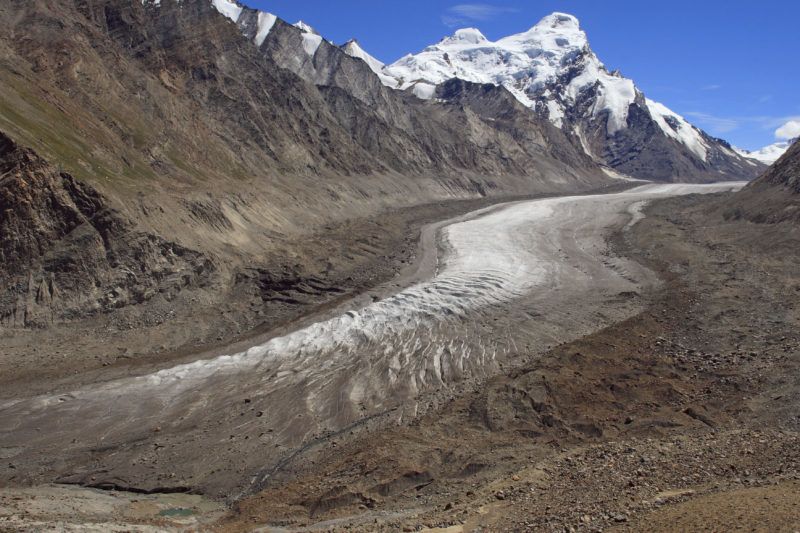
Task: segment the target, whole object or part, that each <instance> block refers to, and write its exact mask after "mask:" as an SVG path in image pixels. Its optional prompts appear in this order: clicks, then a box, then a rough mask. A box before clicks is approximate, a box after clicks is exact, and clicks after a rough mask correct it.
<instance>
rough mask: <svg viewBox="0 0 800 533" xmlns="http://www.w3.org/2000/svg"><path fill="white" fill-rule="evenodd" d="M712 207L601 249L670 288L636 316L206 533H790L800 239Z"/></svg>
mask: <svg viewBox="0 0 800 533" xmlns="http://www.w3.org/2000/svg"><path fill="white" fill-rule="evenodd" d="M708 201H709V200H708V199H701V198H693V199H689V200H687V199H673V200H667V201H663V202H660V203H658V204H657V205H656V206H654V207H652V208H650V209H649V213H648V214H649V217H648V218H647V219H645V220H644V221H643V222H641V223H640V224H639V225H638V226H637V227H635V229H634V230H633V231H632V232H629V233H627V234H624V235H621V236H620V237H619V238H618V239H617V242H616V243H615V244H616V246H617V247H618V249H620V250H622V251H627V253H628V254H630V255H632V256H634V257H637V258H639V259H640V260H641V261H644V262H645V263H647V264H649V265H650V266H652V267H653V268H655V269H657V270H658V271H659V272H660V274H661V275H662V276H663V277H664V279H665V281H666V283H665V285H664V287H663V288H662V289H661V290H660V291H659V292H658V293H657V294H654V295H652V303H651V305H650V306H649V307H648V309H647V310H646V311H645V312H643V313H641V314H640V315H639V316H637V317H635V318H633V319H630V320H628V321H626V322H624V323H621V324H619V325H617V326H614V327H611V328H608V329H606V330H603V331H601V332H598V333H597V334H594V335H591V336H589V337H586V338H584V339H582V340H580V341H577V342H574V343H570V344H567V345H562V346H559V347H557V348H556V349H554V350H553V351H551V352H550V353H549V354H547V355H546V356H545V357H543V358H541V359H538V360H536V361H531V362H530V363H529V364H527V365H525V366H524V367H522V368H518V369H513V370H510V371H508V372H507V373H506V374H505V375H500V376H497V377H495V378H493V379H491V380H489V381H488V382H487V383H485V384H481V385H479V386H478V387H476V388H475V389H474V390H469V391H465V392H464V393H463V394H461V395H460V396H458V397H457V398H456V399H454V400H453V401H452V402H450V403H449V404H447V405H445V406H443V407H442V408H441V409H439V410H436V411H435V412H433V413H430V414H429V415H427V416H425V417H422V418H421V419H419V420H417V421H416V422H415V423H414V424H413V425H411V426H410V427H401V428H389V429H386V430H384V431H382V432H377V433H374V434H370V435H366V436H358V437H356V438H354V439H353V440H352V441H350V440H348V438H347V437H346V436H344V437H342V438H341V439H340V441H337V442H333V443H331V445H330V447H328V448H326V449H324V450H319V451H316V452H313V453H309V455H308V456H306V457H304V458H303V459H302V460H298V461H296V463H295V464H293V465H289V466H287V471H286V472H284V473H283V474H284V475H283V476H280V475H279V476H277V477H276V479H275V480H274V481H273V486H272V487H271V488H268V489H267V490H266V491H264V492H262V493H260V494H257V495H254V496H253V497H251V498H249V499H246V500H244V501H242V502H241V503H240V504H239V505H238V506H237V507H236V508H235V509H234V510H233V511H232V513H231V514H230V516H229V517H228V518H227V519H226V520H224V521H223V522H222V524H221V526H220V527H221V528H222V529H224V530H229V531H244V530H248V529H250V528H251V527H252V526H253V525H254V524H264V523H270V524H273V525H276V526H283V527H286V528H288V529H291V530H295V529H301V528H303V527H313V528H318V527H320V528H322V529H334V530H338V529H352V530H362V531H374V530H398V529H403V530H407V531H414V530H424V529H426V528H445V530H447V531H481V530H483V531H506V530H508V531H520V530H535V531H539V530H545V531H550V530H552V531H572V530H576V531H599V530H608V529H613V528H619V529H620V530H642V529H648V530H649V529H659V528H660V529H661V530H676V529H679V530H704V529H708V530H717V531H718V530H721V529H722V530H736V529H742V530H763V531H767V530H769V531H796V530H797V529H798V527H800V508H798V504H797V502H798V501H800V500H799V499H798V494H800V486H799V485H798V480H800V446H798V444H800V434H799V433H798V430H800V418H799V416H800V373H798V366H800V334H798V330H797V324H798V315H797V309H796V302H797V296H796V295H797V292H798V289H800V277H798V273H797V268H796V264H797V259H798V257H797V254H798V250H800V247H798V246H797V244H798V241H799V240H800V234H799V233H798V231H797V230H796V229H795V228H793V227H775V226H759V225H754V224H750V223H741V222H725V221H724V220H723V219H722V218H721V217H719V218H717V217H716V215H714V216H711V215H708V214H707V212H708V211H709V210H708ZM678 517H680V521H677V520H678Z"/></svg>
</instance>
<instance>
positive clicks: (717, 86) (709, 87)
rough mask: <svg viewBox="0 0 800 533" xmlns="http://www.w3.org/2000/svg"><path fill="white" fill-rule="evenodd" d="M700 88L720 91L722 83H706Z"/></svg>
mask: <svg viewBox="0 0 800 533" xmlns="http://www.w3.org/2000/svg"><path fill="white" fill-rule="evenodd" d="M700 89H701V90H703V91H718V90H720V89H722V85H717V84H714V85H706V86H705V87H701V88H700Z"/></svg>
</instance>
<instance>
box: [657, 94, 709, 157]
mask: <svg viewBox="0 0 800 533" xmlns="http://www.w3.org/2000/svg"><path fill="white" fill-rule="evenodd" d="M646 102H647V109H648V110H649V111H650V116H651V117H653V120H654V121H655V122H656V124H658V127H659V128H661V131H663V132H664V133H665V134H666V135H667V136H668V137H671V138H673V139H675V140H677V141H679V142H681V143H683V144H684V145H686V147H687V148H689V150H691V151H692V152H693V153H694V154H695V155H696V156H697V157H699V158H700V159H702V160H703V161H706V160H707V158H708V145H707V144H706V142H705V140H704V139H703V136H702V135H701V133H700V131H699V130H698V129H697V128H695V127H694V126H692V125H691V124H689V122H687V121H686V119H684V118H683V117H682V116H680V115H678V114H677V113H675V112H673V111H671V110H670V109H669V108H667V106H665V105H663V104H660V103H658V102H655V101H653V100H650V99H649V98H647V99H646Z"/></svg>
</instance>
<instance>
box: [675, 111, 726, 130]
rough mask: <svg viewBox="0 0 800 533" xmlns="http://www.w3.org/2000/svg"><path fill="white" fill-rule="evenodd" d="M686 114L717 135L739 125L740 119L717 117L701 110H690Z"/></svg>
mask: <svg viewBox="0 0 800 533" xmlns="http://www.w3.org/2000/svg"><path fill="white" fill-rule="evenodd" d="M685 115H686V116H687V117H691V118H692V119H693V120H694V121H696V122H697V123H698V124H700V125H701V126H703V127H704V128H708V129H709V130H711V133H714V134H717V135H718V134H721V133H728V132H731V131H733V130H735V129H737V128H738V127H739V119H737V118H728V117H716V116H714V115H710V114H708V113H703V112H701V111H688V112H687V113H685Z"/></svg>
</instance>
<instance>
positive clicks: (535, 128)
mask: <svg viewBox="0 0 800 533" xmlns="http://www.w3.org/2000/svg"><path fill="white" fill-rule="evenodd" d="M226 17H228V18H226ZM230 17H234V18H236V19H237V20H238V21H239V24H238V26H237V25H236V24H233V23H232V22H231V21H230ZM0 24H2V25H3V28H4V32H3V33H2V35H0V91H1V92H2V94H3V98H2V99H0V130H2V132H3V137H2V138H3V149H2V161H3V162H2V164H3V165H4V167H3V168H4V170H3V172H2V181H0V198H2V199H3V200H2V206H0V207H2V209H0V227H2V228H3V230H4V231H3V234H2V248H0V249H2V252H3V254H4V255H3V261H2V262H0V279H2V280H3V281H4V283H3V286H2V287H3V290H2V291H0V292H2V295H0V300H1V301H0V315H2V316H4V317H5V319H4V320H5V323H6V324H11V325H26V326H35V325H43V324H46V323H48V321H65V320H72V319H73V318H76V317H82V316H86V315H91V314H93V313H97V312H100V311H103V310H106V309H111V308H115V307H119V306H127V305H131V304H136V303H139V302H142V301H147V299H148V298H149V297H150V295H151V294H152V293H153V291H155V293H156V294H159V295H160V296H162V297H167V298H168V297H169V295H171V294H173V293H174V292H175V291H179V290H181V287H185V286H186V285H187V284H188V285H191V286H193V287H202V286H210V287H213V289H214V291H216V292H214V293H213V294H214V295H218V294H220V293H221V292H224V291H225V290H226V287H230V286H231V285H232V284H234V283H235V282H234V281H233V280H236V279H238V278H239V276H238V274H239V272H240V271H241V269H242V268H244V266H243V265H248V268H267V269H268V268H269V263H268V261H267V259H268V258H270V257H275V256H277V255H282V256H283V257H285V256H286V255H287V254H291V249H292V243H295V242H298V241H299V240H302V239H303V238H304V236H305V235H308V234H312V233H315V232H319V231H320V230H321V228H323V227H325V226H326V225H328V224H330V223H332V222H337V221H341V220H344V219H352V218H359V217H366V216H373V215H376V214H378V213H381V212H383V211H385V210H387V209H394V208H400V207H406V206H412V205H418V204H423V203H430V202H438V201H443V200H449V199H467V198H478V197H482V196H497V197H500V196H512V195H520V194H531V193H536V192H556V191H564V192H571V191H576V190H585V189H590V188H596V187H598V186H602V185H604V184H607V183H609V182H610V180H609V179H608V178H607V176H606V175H605V174H604V173H603V172H602V170H601V168H600V167H599V166H598V165H597V164H596V162H594V161H593V160H592V159H591V158H589V157H588V156H586V154H584V153H583V152H582V150H580V149H577V148H576V147H575V146H574V145H573V144H572V143H571V142H570V141H569V139H568V138H567V137H566V136H565V135H564V134H563V133H562V132H561V131H559V130H558V129H557V128H555V127H554V126H553V125H552V124H550V123H549V122H548V121H547V120H544V119H542V118H540V117H537V116H535V115H533V114H530V113H527V112H526V111H527V110H526V109H523V108H520V107H519V106H510V107H507V109H506V111H507V114H506V115H505V116H497V117H495V116H488V115H486V114H485V113H484V111H482V110H481V109H478V108H475V109H473V108H472V106H473V99H468V98H461V99H460V100H458V101H455V100H454V101H452V102H434V101H423V100H420V99H418V98H416V97H414V96H413V95H412V94H409V93H404V92H402V91H395V90H392V89H390V88H387V87H385V86H384V85H383V84H382V83H381V82H380V79H379V78H378V77H377V76H375V75H374V73H373V72H372V71H371V70H370V69H369V66H368V65H367V64H366V63H365V62H364V61H363V60H361V59H356V58H352V57H350V56H349V55H347V54H346V53H344V51H342V50H341V49H340V48H338V47H335V46H333V45H331V44H330V43H328V42H327V41H325V40H324V39H322V38H318V36H315V34H313V33H311V32H310V31H309V29H308V28H307V27H302V28H298V27H295V26H290V25H289V24H286V23H284V22H283V21H280V20H278V19H276V18H274V17H270V16H268V15H266V14H264V13H258V12H255V11H252V10H245V9H243V8H241V7H240V6H238V5H237V4H235V3H232V2H229V1H227V0H214V3H212V2H209V1H208V0H181V1H177V0H161V1H160V2H156V1H151V0H145V1H144V2H137V1H133V2H131V1H128V0H87V1H82V2H74V1H72V0H52V1H51V0H48V1H45V0H11V1H9V2H5V3H3V4H2V5H0ZM268 30H269V31H268ZM268 37H269V38H268ZM478 89H479V88H477V87H472V88H471V89H468V88H467V86H466V85H465V86H464V89H463V90H464V91H468V90H469V91H475V90H478ZM480 90H484V89H480ZM491 91H493V92H494V93H495V94H497V95H498V98H500V99H501V100H503V99H506V100H507V95H506V92H505V89H502V88H498V87H493V88H491ZM474 105H479V102H478V101H477V100H475V101H474ZM480 105H483V104H480ZM210 297H212V298H213V297H216V296H213V295H212V296H210ZM53 302H55V303H53ZM40 316H41V317H43V318H39V317H40Z"/></svg>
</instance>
